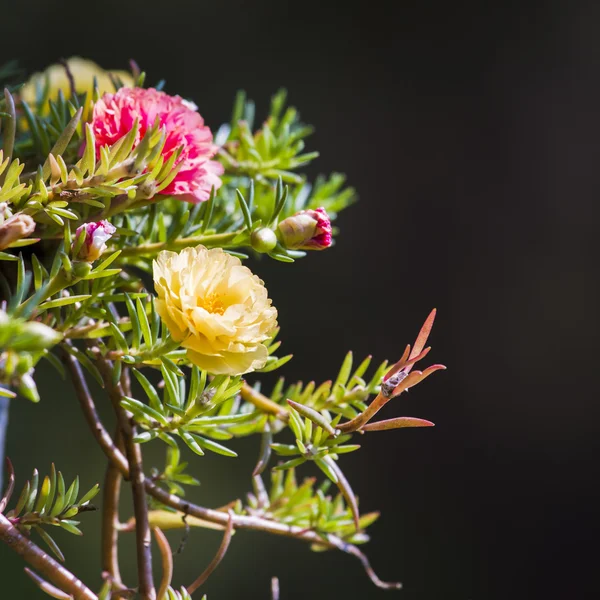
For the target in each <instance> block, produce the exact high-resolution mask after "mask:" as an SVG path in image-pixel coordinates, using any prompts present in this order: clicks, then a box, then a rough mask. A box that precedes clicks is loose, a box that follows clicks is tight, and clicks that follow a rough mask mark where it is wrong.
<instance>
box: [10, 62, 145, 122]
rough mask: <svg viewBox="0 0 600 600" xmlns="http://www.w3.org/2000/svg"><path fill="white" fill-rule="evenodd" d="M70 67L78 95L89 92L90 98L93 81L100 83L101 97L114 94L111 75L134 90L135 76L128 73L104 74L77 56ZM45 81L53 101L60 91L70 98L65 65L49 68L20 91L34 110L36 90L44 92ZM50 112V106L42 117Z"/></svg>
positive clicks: (94, 65)
mask: <svg viewBox="0 0 600 600" xmlns="http://www.w3.org/2000/svg"><path fill="white" fill-rule="evenodd" d="M67 64H68V65H69V70H70V71H71V73H72V75H73V79H74V80H75V89H76V90H77V93H79V94H84V93H86V92H88V93H89V94H91V93H92V92H93V90H94V77H95V78H96V80H97V82H98V90H99V91H100V94H101V95H102V94H104V93H105V92H114V91H115V88H114V86H113V83H112V81H111V78H110V74H112V75H113V76H115V77H117V78H118V79H120V80H121V82H122V83H123V85H125V87H133V86H134V81H133V76H132V75H131V73H128V72H127V71H105V70H104V69H103V68H102V67H99V66H98V65H97V64H96V63H95V62H92V61H91V60H87V59H85V58H80V57H78V56H74V57H72V58H69V59H68V60H67ZM46 79H47V80H48V82H49V85H50V92H49V95H48V98H49V99H50V100H56V99H57V98H58V91H59V90H62V91H63V93H64V95H65V97H67V98H68V97H69V94H70V84H69V78H68V77H67V71H66V70H65V68H64V66H63V65H59V64H56V65H50V66H49V67H48V68H47V69H46V70H45V71H44V72H43V73H34V74H33V75H32V76H31V78H30V79H29V81H28V82H27V83H26V84H25V85H24V86H23V89H22V90H21V96H22V98H23V100H25V101H26V102H27V103H28V104H29V105H31V106H32V107H33V106H35V102H36V98H37V89H38V88H40V89H42V90H43V89H44V87H45V85H46ZM49 112H50V108H49V106H48V104H46V106H44V107H43V109H42V113H43V114H48V113H49Z"/></svg>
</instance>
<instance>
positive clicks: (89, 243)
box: [72, 221, 117, 262]
mask: <svg viewBox="0 0 600 600" xmlns="http://www.w3.org/2000/svg"><path fill="white" fill-rule="evenodd" d="M116 230H117V229H116V228H115V226H114V225H112V224H111V223H109V222H108V221H98V222H97V223H84V224H83V225H81V226H79V227H78V228H77V230H76V231H75V241H74V242H73V247H72V249H73V253H74V254H75V258H76V259H78V260H84V261H86V262H94V261H95V260H96V259H98V258H99V257H100V255H101V254H102V253H103V252H104V251H105V250H106V242H108V240H110V238H111V237H112V236H113V234H114V233H115V231H116ZM82 231H85V238H84V240H83V244H81V246H79V244H78V238H79V235H80V234H81V232H82ZM78 246H79V249H77V247H78Z"/></svg>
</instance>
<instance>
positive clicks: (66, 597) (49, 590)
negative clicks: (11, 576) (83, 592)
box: [24, 567, 73, 600]
mask: <svg viewBox="0 0 600 600" xmlns="http://www.w3.org/2000/svg"><path fill="white" fill-rule="evenodd" d="M24 571H25V574H26V575H27V576H28V577H29V578H30V579H31V580H32V581H33V583H35V585H37V586H38V587H39V588H40V590H42V592H44V593H45V594H48V596H52V597H53V598H56V599H57V600H73V596H71V594H67V593H66V592H63V591H62V590H59V589H58V588H57V587H56V586H54V585H52V584H51V583H48V582H47V581H46V580H45V579H42V578H41V577H40V576H39V575H38V574H37V573H34V572H33V571H32V570H31V569H29V568H27V567H25V569H24Z"/></svg>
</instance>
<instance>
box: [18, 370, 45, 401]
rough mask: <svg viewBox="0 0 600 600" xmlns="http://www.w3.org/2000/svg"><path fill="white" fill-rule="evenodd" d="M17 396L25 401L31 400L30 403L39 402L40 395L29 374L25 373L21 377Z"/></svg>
mask: <svg viewBox="0 0 600 600" xmlns="http://www.w3.org/2000/svg"><path fill="white" fill-rule="evenodd" d="M19 394H21V396H23V397H24V398H27V400H31V401H32V402H39V401H40V395H39V393H38V390H37V386H36V385H35V381H34V380H33V377H32V376H31V375H30V374H29V373H25V375H23V376H22V377H21V381H20V383H19Z"/></svg>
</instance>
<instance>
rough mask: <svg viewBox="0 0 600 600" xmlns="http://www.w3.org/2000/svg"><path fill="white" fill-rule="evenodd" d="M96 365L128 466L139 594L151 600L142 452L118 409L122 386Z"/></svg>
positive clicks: (108, 369)
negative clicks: (110, 406) (113, 411)
mask: <svg viewBox="0 0 600 600" xmlns="http://www.w3.org/2000/svg"><path fill="white" fill-rule="evenodd" d="M97 364H98V368H99V370H100V373H101V375H102V378H103V379H104V385H105V387H106V389H107V390H108V393H109V396H110V399H111V401H112V405H113V408H114V410H115V413H116V415H117V419H118V422H119V428H120V429H121V435H122V437H123V444H124V446H125V453H126V455H127V462H128V463H129V481H130V482H131V491H132V495H133V512H134V514H135V523H136V528H135V536H136V551H137V566H138V580H139V591H140V595H141V597H142V598H143V600H155V599H156V590H155V589H154V582H153V580H152V548H151V542H152V539H151V533H150V524H149V522H148V505H147V503H146V492H145V489H144V484H145V476H144V469H143V464H142V451H141V448H140V446H139V444H136V443H135V442H134V441H133V438H134V437H135V425H134V424H132V421H130V416H129V415H128V414H127V412H126V411H125V409H123V407H122V406H121V400H122V398H123V396H125V394H124V392H123V387H122V384H121V383H120V382H119V383H117V384H113V382H112V365H111V364H110V362H109V361H107V360H106V359H104V358H99V359H98V361H97ZM98 423H99V422H98ZM113 445H114V444H113Z"/></svg>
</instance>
